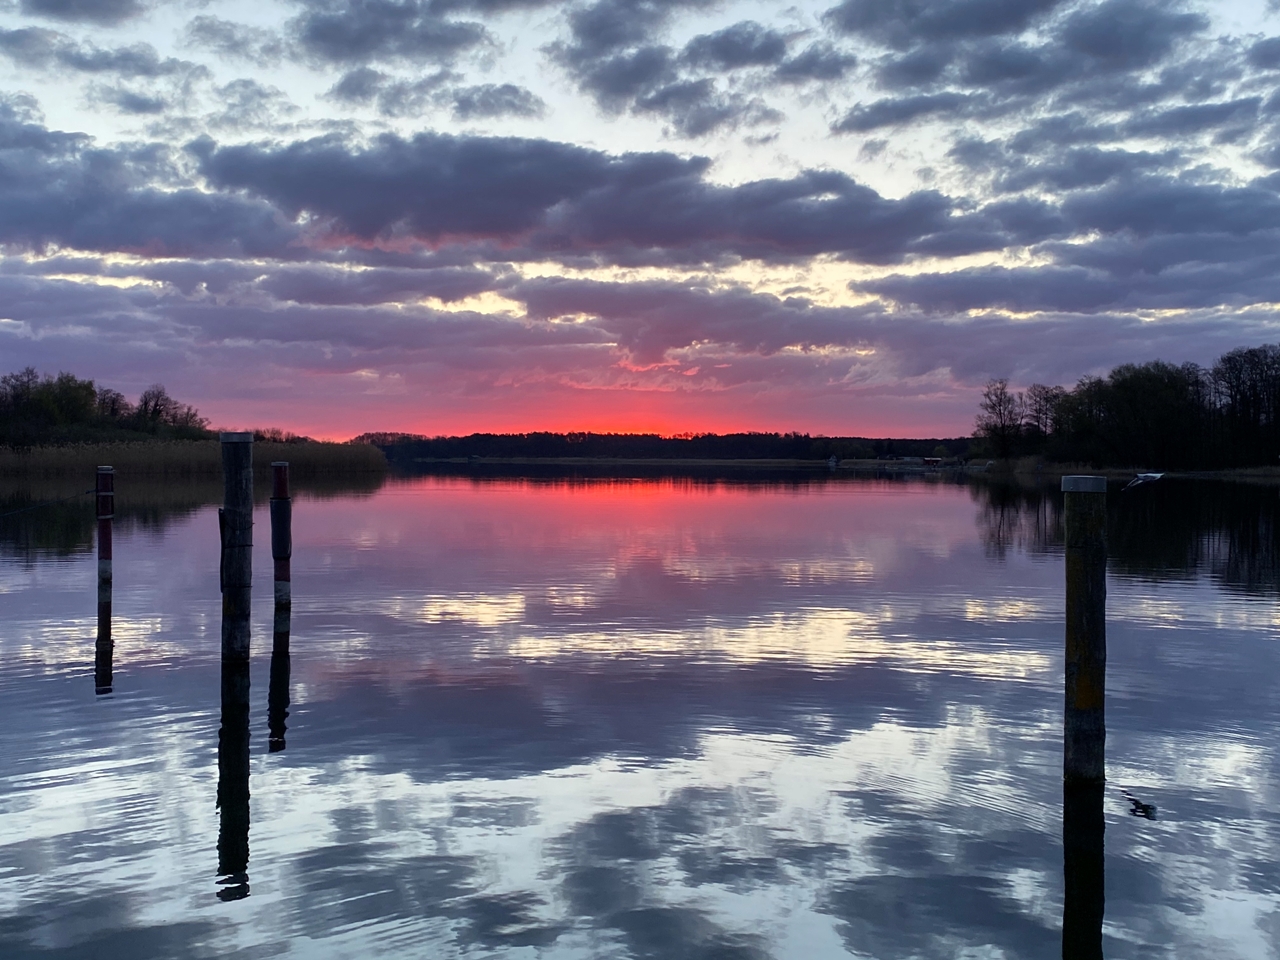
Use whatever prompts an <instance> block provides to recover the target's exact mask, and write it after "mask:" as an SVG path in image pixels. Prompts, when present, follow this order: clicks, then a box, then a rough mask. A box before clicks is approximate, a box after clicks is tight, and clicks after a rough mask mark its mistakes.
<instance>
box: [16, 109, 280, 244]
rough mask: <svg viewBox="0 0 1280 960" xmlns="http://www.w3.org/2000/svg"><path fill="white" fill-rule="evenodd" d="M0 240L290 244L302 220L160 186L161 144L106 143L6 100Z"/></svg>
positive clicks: (164, 171)
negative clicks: (292, 221)
mask: <svg viewBox="0 0 1280 960" xmlns="http://www.w3.org/2000/svg"><path fill="white" fill-rule="evenodd" d="M0 166H2V167H3V169H4V170H5V171H6V176H5V178H4V179H3V181H2V182H0V243H5V244H12V245H15V246H17V247H20V248H26V249H42V248H44V247H46V246H48V245H50V244H56V245H59V246H65V247H71V248H75V249H79V250H103V251H109V250H116V251H136V252H148V253H152V254H170V255H173V254H184V253H193V252H201V251H210V252H211V251H224V252H228V253H230V252H238V253H249V254H254V253H258V254H261V253H265V252H268V251H271V252H277V251H281V250H283V249H284V248H285V247H286V246H287V245H288V243H289V242H291V241H292V240H293V239H294V238H295V237H296V236H297V231H296V229H295V228H294V227H292V226H290V225H287V224H286V223H284V222H283V221H282V219H281V218H280V217H279V215H278V214H277V213H276V211H274V210H273V209H271V208H270V207H268V206H266V205H265V204H261V203H257V202H254V201H250V200H245V199H243V198H239V197H234V196H226V195H218V194H210V193H205V192H202V191H199V190H195V189H190V188H186V189H158V188H157V187H155V186H153V185H152V184H153V182H154V181H155V180H157V179H159V180H161V181H163V180H164V179H165V178H166V177H168V176H170V175H171V174H172V171H171V169H170V168H169V166H168V164H167V162H166V161H165V159H164V151H163V150H162V149H160V148H156V147H154V146H152V147H141V148H129V149H126V148H117V149H103V148H97V147H94V146H93V143H92V140H91V139H90V138H89V137H86V136H84V135H83V134H71V133H62V132H58V131H52V130H48V129H46V128H45V127H43V126H41V125H39V124H38V123H36V122H34V121H33V118H32V117H31V115H30V111H29V110H26V111H24V110H23V109H21V105H15V104H13V103H12V102H11V103H9V104H4V105H0Z"/></svg>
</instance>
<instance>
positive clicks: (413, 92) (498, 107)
mask: <svg viewBox="0 0 1280 960" xmlns="http://www.w3.org/2000/svg"><path fill="white" fill-rule="evenodd" d="M456 79H457V74H455V73H453V72H452V71H449V70H439V71H437V72H436V73H433V74H430V75H428V76H425V77H419V78H417V79H415V80H406V79H398V78H394V77H391V76H389V75H388V74H385V73H383V72H382V71H380V70H374V69H373V68H372V67H357V68H356V69H354V70H349V71H348V72H347V73H346V74H344V75H343V76H342V78H341V79H340V80H339V81H338V82H337V83H336V84H334V86H333V87H332V88H330V90H329V92H328V94H327V96H328V97H329V98H330V99H333V100H338V101H340V102H345V103H350V104H362V105H369V104H372V105H375V106H376V107H377V109H378V112H379V113H381V114H382V115H384V116H388V117H406V116H418V115H420V114H422V113H425V112H427V111H430V110H437V109H445V108H447V109H449V110H450V112H451V113H452V114H453V116H454V118H455V119H457V120H463V121H467V120H490V119H494V118H497V117H538V116H541V115H542V114H543V113H544V112H545V110H546V106H547V105H546V103H545V102H544V101H543V99H542V98H541V97H539V96H538V95H537V94H535V93H533V92H532V91H530V90H527V89H525V88H524V87H520V86H516V85H515V84H513V83H482V84H476V85H473V86H454V85H452V81H454V80H456Z"/></svg>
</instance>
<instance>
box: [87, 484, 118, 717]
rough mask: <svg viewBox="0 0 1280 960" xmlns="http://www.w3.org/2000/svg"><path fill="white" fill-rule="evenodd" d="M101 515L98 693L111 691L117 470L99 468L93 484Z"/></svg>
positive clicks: (95, 663)
mask: <svg viewBox="0 0 1280 960" xmlns="http://www.w3.org/2000/svg"><path fill="white" fill-rule="evenodd" d="M94 493H95V495H96V497H95V505H96V512H97V515H98V638H97V641H96V642H95V644H94V656H93V684H94V689H95V690H96V691H97V692H98V693H110V692H111V660H112V654H113V652H114V645H113V642H112V640H111V585H112V563H111V526H112V521H113V520H114V519H115V515H116V472H115V469H114V468H112V467H99V468H98V473H97V481H96V483H95V484H94Z"/></svg>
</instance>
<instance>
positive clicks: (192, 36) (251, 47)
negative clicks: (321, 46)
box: [184, 15, 285, 66]
mask: <svg viewBox="0 0 1280 960" xmlns="http://www.w3.org/2000/svg"><path fill="white" fill-rule="evenodd" d="M184 39H185V42H186V45H187V46H189V47H196V48H199V49H203V50H213V51H216V52H217V53H220V54H221V55H222V56H224V57H231V58H237V59H241V60H248V61H250V62H251V63H256V64H258V65H260V66H270V65H272V64H275V63H278V62H279V61H280V59H281V58H282V57H283V56H284V52H285V49H284V42H283V40H282V39H281V37H280V35H279V34H278V33H276V32H275V31H273V30H266V29H263V28H261V27H251V26H248V25H247V24H243V23H234V22H232V21H230V20H222V19H220V18H218V17H212V16H208V15H202V16H199V17H196V18H195V19H193V20H192V21H191V22H190V23H188V24H187V29H186V35H185V38H184Z"/></svg>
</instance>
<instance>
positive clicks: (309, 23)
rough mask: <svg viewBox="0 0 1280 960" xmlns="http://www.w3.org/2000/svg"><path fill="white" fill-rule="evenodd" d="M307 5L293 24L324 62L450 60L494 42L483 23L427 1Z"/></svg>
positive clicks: (332, 0) (309, 1)
mask: <svg viewBox="0 0 1280 960" xmlns="http://www.w3.org/2000/svg"><path fill="white" fill-rule="evenodd" d="M303 6H304V9H303V11H302V12H301V13H300V14H298V16H297V17H295V18H294V19H293V20H292V21H291V23H290V29H291V32H292V34H293V37H294V39H295V40H296V41H297V43H298V44H299V46H300V47H301V48H302V50H303V51H304V52H305V53H306V54H307V55H309V56H310V57H312V58H313V59H315V60H318V61H321V62H328V63H364V62H368V61H371V60H378V59H402V60H407V61H411V62H413V63H449V62H452V61H453V59H454V58H456V57H457V56H458V55H459V54H460V53H462V52H463V51H466V50H470V49H473V48H475V47H478V46H481V45H483V44H486V43H489V42H490V35H489V32H488V30H486V29H485V28H484V26H483V25H482V24H479V23H475V22H472V21H463V20H450V19H447V18H445V17H443V16H441V15H440V13H439V11H438V10H437V9H436V8H435V7H434V6H433V5H432V4H431V3H430V2H427V0H304V2H303Z"/></svg>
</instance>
